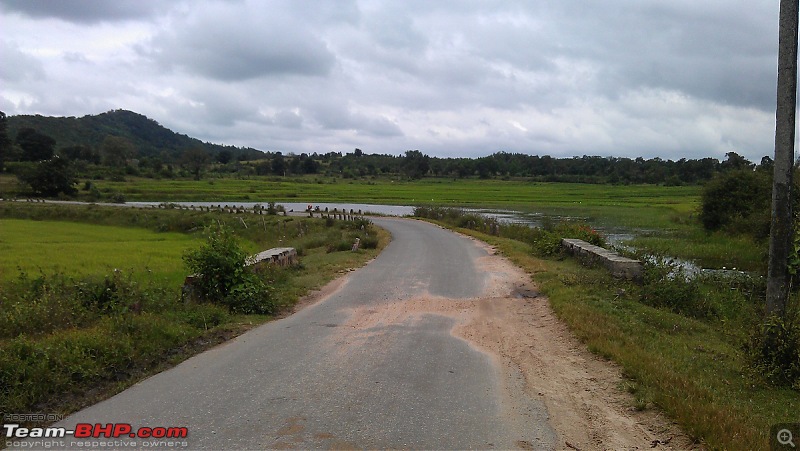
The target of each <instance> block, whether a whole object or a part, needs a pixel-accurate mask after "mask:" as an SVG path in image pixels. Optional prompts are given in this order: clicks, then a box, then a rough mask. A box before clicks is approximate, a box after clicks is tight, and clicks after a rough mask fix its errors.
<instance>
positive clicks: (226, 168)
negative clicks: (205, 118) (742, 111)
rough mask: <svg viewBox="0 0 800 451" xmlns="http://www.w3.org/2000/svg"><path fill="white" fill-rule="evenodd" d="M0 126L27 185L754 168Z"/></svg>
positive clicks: (693, 173) (677, 177)
mask: <svg viewBox="0 0 800 451" xmlns="http://www.w3.org/2000/svg"><path fill="white" fill-rule="evenodd" d="M0 121H1V122H2V123H0V135H2V136H0V171H2V170H7V171H9V172H13V173H15V174H18V175H21V176H22V177H21V178H23V179H24V178H26V177H27V178H30V177H32V175H31V174H32V171H33V169H34V168H33V166H32V165H35V164H36V163H37V162H46V161H50V160H51V159H52V158H53V157H58V159H60V160H61V161H59V162H58V163H57V164H56V163H52V164H51V166H53V168H55V169H54V170H56V171H60V172H64V171H65V170H67V169H68V172H69V174H71V175H72V176H78V177H84V178H90V179H91V178H107V177H112V178H113V177H124V176H125V175H133V176H142V177H154V178H176V177H193V178H195V179H200V178H201V177H203V176H204V175H207V174H208V173H209V172H215V173H220V174H228V173H230V174H237V175H279V176H290V175H306V174H320V175H325V176H329V177H341V178H345V179H352V178H363V177H375V176H387V175H388V176H399V177H406V178H410V179H418V178H422V177H447V178H468V177H477V178H487V179H488V178H509V179H510V178H516V179H520V178H525V179H530V180H533V181H550V182H578V183H612V184H640V183H646V184H665V185H682V184H701V183H705V182H706V181H708V180H711V179H712V178H713V177H714V175H715V174H719V173H726V172H729V171H733V170H752V169H754V168H755V167H756V165H755V164H754V163H752V162H750V161H748V160H747V159H745V158H744V157H742V156H741V155H738V154H737V153H735V152H729V153H728V154H726V159H725V160H723V161H720V160H717V159H716V158H702V159H685V158H684V159H680V160H677V161H673V160H663V159H661V158H651V159H644V158H641V157H640V158H635V159H634V158H618V157H600V156H587V155H584V156H582V157H572V158H554V157H551V156H549V155H544V156H540V155H528V154H521V153H507V152H497V153H494V154H492V155H489V156H486V157H481V158H439V157H431V156H428V155H425V154H424V153H422V152H421V151H419V150H408V151H406V152H405V153H404V154H401V155H385V154H367V153H365V152H363V151H362V150H361V149H355V150H354V151H353V152H350V153H344V154H343V153H342V152H327V153H316V152H315V153H312V154H306V153H303V154H300V155H295V154H291V153H290V154H283V153H281V152H262V151H260V150H257V149H252V148H239V147H233V146H222V145H217V144H210V143H204V142H202V141H200V140H198V139H195V138H190V137H188V136H186V135H181V134H178V133H175V132H173V131H171V130H169V129H167V128H165V127H162V126H161V125H159V124H158V123H157V122H156V121H154V120H152V119H148V118H147V117H145V116H142V115H140V114H137V113H133V112H131V111H125V110H114V111H109V112H107V113H103V114H99V115H96V116H84V117H82V118H74V117H67V118H65V117H44V116H11V117H8V118H6V116H5V114H3V113H2V112H0ZM40 166H41V165H40ZM771 166H772V160H771V159H770V158H769V157H764V158H762V160H761V162H760V163H759V165H758V167H759V168H762V169H769V168H771ZM51 169H52V168H51ZM40 172H52V170H47V171H44V170H42V171H40ZM26 174H27V175H26ZM45 175H46V174H43V176H45Z"/></svg>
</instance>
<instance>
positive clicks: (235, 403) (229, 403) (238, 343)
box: [59, 219, 554, 449]
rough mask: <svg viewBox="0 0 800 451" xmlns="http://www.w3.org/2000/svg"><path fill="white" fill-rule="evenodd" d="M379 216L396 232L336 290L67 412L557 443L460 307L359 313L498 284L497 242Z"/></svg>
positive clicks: (291, 438)
mask: <svg viewBox="0 0 800 451" xmlns="http://www.w3.org/2000/svg"><path fill="white" fill-rule="evenodd" d="M375 222H377V223H378V224H379V225H380V226H382V227H385V228H386V229H388V230H389V231H390V232H391V233H392V235H393V241H392V243H391V244H390V245H389V246H388V247H387V248H386V249H385V250H384V252H383V253H382V254H381V255H380V256H379V257H378V258H377V259H376V260H374V261H373V262H372V263H370V264H369V265H367V266H366V267H364V268H362V269H360V270H358V271H356V272H353V273H351V274H350V276H349V279H348V281H347V282H346V284H344V285H343V286H342V287H341V288H340V289H339V290H338V291H336V292H334V293H333V294H332V295H331V296H330V297H328V298H327V299H325V300H324V301H322V302H320V303H318V304H316V305H313V306H311V307H308V308H306V309H304V310H302V311H300V312H299V313H297V314H295V315H293V316H291V317H288V318H285V319H282V320H280V321H275V322H272V323H269V324H266V325H264V326H261V327H259V328H257V329H254V330H252V331H250V332H248V333H246V334H244V335H242V336H240V337H238V338H237V339H235V340H233V341H231V342H229V343H227V344H224V345H222V346H219V347H217V348H215V349H212V350H210V351H208V352H205V353H203V354H201V355H198V356H195V357H193V358H191V359H189V360H187V361H185V362H183V363H182V364H180V365H178V366H177V367H175V368H173V369H171V370H169V371H165V372H163V373H161V374H158V375H156V376H154V377H151V378H150V379H147V380H146V381H143V382H142V383H139V384H137V385H135V386H134V387H131V388H130V389H128V390H126V391H125V392H123V393H120V394H119V395H117V396H115V397H113V398H111V399H109V400H107V401H104V402H101V403H99V404H97V405H95V406H93V407H90V408H87V409H85V410H83V411H81V412H78V413H76V414H74V415H72V416H70V417H68V418H67V419H65V420H64V421H63V422H61V423H60V424H59V425H65V426H68V427H69V426H71V425H74V424H76V423H79V422H88V423H109V422H125V423H132V424H133V426H134V427H139V426H148V427H155V426H187V427H188V428H189V431H190V432H189V434H190V435H189V438H188V439H187V443H188V445H189V447H190V448H214V449H243V448H247V449H254V448H259V449H261V448H342V447H347V448H352V447H355V448H429V449H430V448H436V449H455V448H459V449H463V448H484V449H486V448H496V449H508V448H516V447H519V446H522V445H525V444H535V446H536V447H537V448H538V447H544V448H550V447H552V446H553V445H552V441H553V440H554V434H553V432H552V430H551V429H550V428H549V426H548V425H547V423H546V418H547V414H546V412H545V410H544V408H543V406H542V405H541V404H540V403H539V402H538V401H535V400H528V399H527V398H525V397H524V396H513V395H512V396H509V390H510V388H508V387H507V386H504V384H506V382H505V381H506V380H507V377H506V375H507V373H506V372H505V370H504V369H502V368H500V365H499V364H498V363H497V361H496V360H495V359H493V358H492V357H491V356H489V355H487V354H485V353H483V352H481V351H479V350H477V349H476V348H474V347H472V346H470V345H469V343H467V342H466V341H464V340H462V339H460V338H456V337H454V336H453V335H451V333H450V330H451V328H452V327H453V325H454V323H455V319H453V318H451V317H447V316H442V315H434V314H427V315H422V316H420V317H413V318H409V317H406V318H405V319H403V320H400V321H397V322H390V323H378V324H374V325H370V326H369V327H368V328H366V329H363V328H361V329H356V328H353V327H352V326H351V325H348V321H351V320H352V318H351V317H352V315H353V312H354V309H359V308H361V309H362V310H363V309H364V308H371V307H375V308H379V307H380V306H382V305H385V304H387V303H395V304H396V303H397V302H398V301H403V300H408V299H412V298H414V297H418V296H424V295H427V293H430V294H432V295H435V296H441V297H443V298H452V299H458V298H471V297H477V296H479V295H481V293H482V291H483V288H484V281H485V277H484V275H483V274H481V273H480V272H479V271H478V270H477V269H476V265H475V259H476V258H479V257H481V256H484V255H486V253H485V251H483V250H482V249H480V248H479V247H477V246H475V245H474V244H473V243H472V241H470V240H468V239H465V238H462V237H459V236H457V235H455V234H453V233H451V232H448V231H446V230H443V229H440V228H438V227H435V226H432V225H430V224H427V223H422V222H418V221H412V220H400V219H378V220H375ZM504 387H505V388H504ZM511 389H513V387H512V388H511ZM521 444H522V445H521Z"/></svg>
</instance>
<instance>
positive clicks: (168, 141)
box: [8, 110, 264, 160]
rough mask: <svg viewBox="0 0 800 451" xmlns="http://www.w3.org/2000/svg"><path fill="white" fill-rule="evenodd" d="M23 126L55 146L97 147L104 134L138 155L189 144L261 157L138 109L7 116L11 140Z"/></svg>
mask: <svg viewBox="0 0 800 451" xmlns="http://www.w3.org/2000/svg"><path fill="white" fill-rule="evenodd" d="M25 127H30V128H33V129H35V130H37V131H39V132H40V133H44V134H46V135H49V136H50V137H52V138H53V139H55V140H56V148H64V147H71V146H76V145H88V146H90V147H93V148H95V149H99V148H100V145H101V144H102V143H103V140H104V139H105V138H106V137H107V136H120V137H123V138H126V139H127V140H129V141H130V142H131V143H132V144H133V145H134V146H135V147H136V149H137V150H138V152H139V156H140V157H145V156H161V157H162V158H165V159H166V160H175V159H177V158H178V157H179V156H180V154H181V153H182V152H183V151H184V150H186V149H187V148H191V147H201V148H203V149H205V150H206V151H208V153H209V154H211V155H217V154H218V153H220V152H221V151H223V150H228V151H230V152H231V154H232V155H233V158H234V159H242V160H255V159H259V158H263V157H264V153H262V152H261V151H260V150H257V149H252V148H242V147H235V146H223V145H219V144H211V143H205V142H202V141H200V140H199V139H196V138H191V137H189V136H186V135H183V134H180V133H175V132H173V131H172V130H170V129H168V128H165V127H163V126H161V125H160V124H159V123H158V122H156V121H154V120H152V119H150V118H148V117H147V116H143V115H141V114H138V113H134V112H132V111H126V110H112V111H109V112H106V113H102V114H98V115H94V116H92V115H87V116H83V117H80V118H76V117H49V116H39V115H35V116H32V115H19V116H9V117H8V135H9V137H10V138H11V139H12V140H13V139H15V138H16V136H17V132H18V131H19V130H20V129H22V128H25Z"/></svg>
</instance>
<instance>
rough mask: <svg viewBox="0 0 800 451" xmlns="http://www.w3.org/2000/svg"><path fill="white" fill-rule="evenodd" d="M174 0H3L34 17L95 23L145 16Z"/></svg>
mask: <svg viewBox="0 0 800 451" xmlns="http://www.w3.org/2000/svg"><path fill="white" fill-rule="evenodd" d="M171 3H172V2H162V1H155V0H113V1H109V0H81V1H64V0H1V1H0V5H1V6H2V8H3V9H4V10H6V11H11V12H16V13H19V14H23V15H25V16H28V17H32V18H34V19H50V18H54V19H61V20H65V21H67V22H75V23H83V24H92V23H98V22H114V21H121V20H133V19H143V18H147V17H150V16H152V15H154V14H155V13H156V12H158V11H160V10H164V9H167V8H168V7H170V6H171Z"/></svg>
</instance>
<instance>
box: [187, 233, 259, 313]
mask: <svg viewBox="0 0 800 451" xmlns="http://www.w3.org/2000/svg"><path fill="white" fill-rule="evenodd" d="M246 259H247V253H246V252H245V251H244V250H243V249H242V248H241V246H240V245H239V242H238V241H237V239H236V237H235V236H234V235H233V232H231V230H230V229H228V228H227V227H224V226H217V227H216V228H213V227H212V228H210V229H207V237H206V242H205V244H203V245H202V246H201V247H200V248H199V249H195V250H190V251H188V252H187V253H186V254H185V255H184V261H185V262H186V266H187V267H188V268H189V271H191V272H193V273H195V274H197V275H198V282H197V286H196V288H197V290H198V294H199V296H200V297H201V298H202V299H205V300H208V301H211V302H215V303H221V304H223V305H226V306H227V307H228V309H229V310H230V311H231V312H234V313H272V312H273V310H274V304H273V302H272V301H271V300H270V293H269V289H268V287H267V285H266V284H264V283H263V281H261V280H260V279H259V277H258V276H257V275H256V274H254V273H253V272H252V271H251V270H250V269H249V268H247V267H245V262H246Z"/></svg>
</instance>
